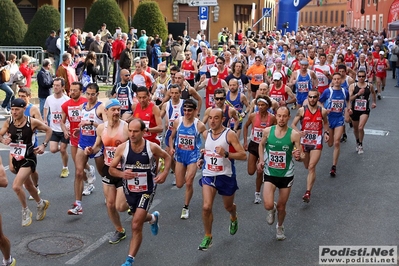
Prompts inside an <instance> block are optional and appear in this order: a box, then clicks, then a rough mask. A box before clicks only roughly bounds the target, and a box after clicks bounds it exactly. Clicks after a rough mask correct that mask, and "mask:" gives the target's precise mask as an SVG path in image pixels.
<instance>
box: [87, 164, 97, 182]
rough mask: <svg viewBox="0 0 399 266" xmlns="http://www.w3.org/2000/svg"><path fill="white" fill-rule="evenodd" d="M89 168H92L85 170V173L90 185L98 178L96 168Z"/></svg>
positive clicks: (91, 166)
mask: <svg viewBox="0 0 399 266" xmlns="http://www.w3.org/2000/svg"><path fill="white" fill-rule="evenodd" d="M89 167H90V170H86V169H85V170H84V171H85V173H86V177H87V182H88V183H89V184H93V183H94V181H96V176H95V173H96V169H95V168H94V166H93V165H89Z"/></svg>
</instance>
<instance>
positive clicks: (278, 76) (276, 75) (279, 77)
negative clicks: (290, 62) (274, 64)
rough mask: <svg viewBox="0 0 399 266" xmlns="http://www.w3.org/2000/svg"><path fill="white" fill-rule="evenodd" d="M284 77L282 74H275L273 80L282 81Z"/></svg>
mask: <svg viewBox="0 0 399 266" xmlns="http://www.w3.org/2000/svg"><path fill="white" fill-rule="evenodd" d="M282 77H283V76H282V75H281V73H280V72H274V74H273V80H280V79H281V78H282Z"/></svg>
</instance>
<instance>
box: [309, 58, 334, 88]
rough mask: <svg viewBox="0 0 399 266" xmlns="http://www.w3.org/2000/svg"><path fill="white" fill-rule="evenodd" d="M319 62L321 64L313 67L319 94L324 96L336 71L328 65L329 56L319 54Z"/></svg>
mask: <svg viewBox="0 0 399 266" xmlns="http://www.w3.org/2000/svg"><path fill="white" fill-rule="evenodd" d="M319 60H320V62H319V64H317V65H315V66H314V67H313V71H314V73H315V74H316V77H317V81H318V82H317V84H318V85H317V86H318V90H319V93H320V94H322V93H323V91H324V90H326V89H327V88H328V86H329V84H330V81H331V79H332V74H333V73H334V69H333V68H332V67H331V66H329V65H326V60H327V56H326V54H325V53H322V54H319Z"/></svg>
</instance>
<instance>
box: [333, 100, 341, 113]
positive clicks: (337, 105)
mask: <svg viewBox="0 0 399 266" xmlns="http://www.w3.org/2000/svg"><path fill="white" fill-rule="evenodd" d="M343 109H344V100H335V99H332V100H331V112H334V113H342V110H343Z"/></svg>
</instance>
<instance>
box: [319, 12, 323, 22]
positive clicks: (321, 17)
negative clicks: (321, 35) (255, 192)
mask: <svg viewBox="0 0 399 266" xmlns="http://www.w3.org/2000/svg"><path fill="white" fill-rule="evenodd" d="M320 23H323V11H320Z"/></svg>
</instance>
